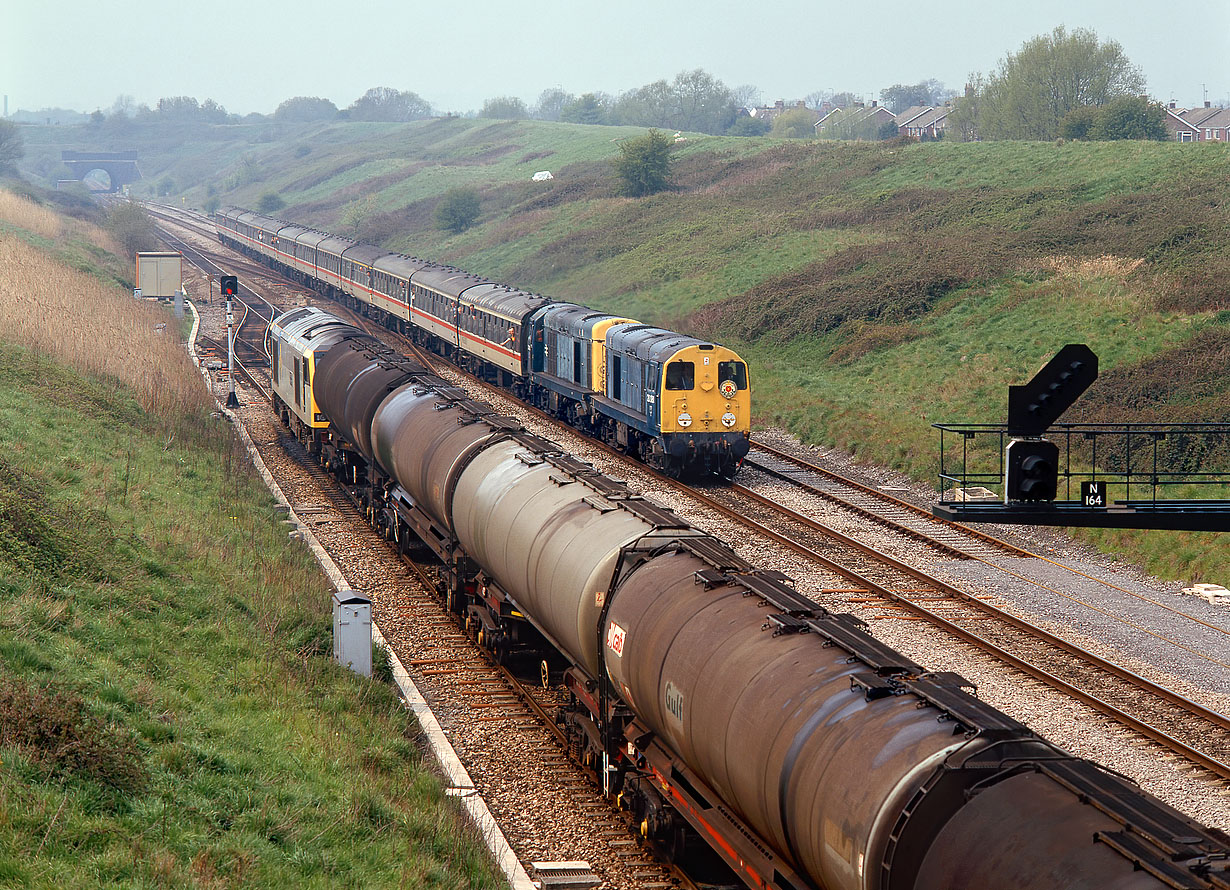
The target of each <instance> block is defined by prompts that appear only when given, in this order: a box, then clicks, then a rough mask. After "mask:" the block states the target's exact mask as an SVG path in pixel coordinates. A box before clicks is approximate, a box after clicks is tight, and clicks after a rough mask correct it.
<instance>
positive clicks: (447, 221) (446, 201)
mask: <svg viewBox="0 0 1230 890" xmlns="http://www.w3.org/2000/svg"><path fill="white" fill-rule="evenodd" d="M481 209H482V202H481V201H480V200H479V197H478V192H476V191H474V189H467V188H454V189H449V190H448V191H447V192H445V193H444V197H443V198H441V199H440V203H439V204H437V205H436V212H435V220H436V225H437V226H438V227H439V228H441V229H444V230H445V231H448V232H452V233H453V234H454V235H456V234H458V233H459V232H464V231H465V230H466V229H468V228H470V226H472V225H474V223H475V221H477V220H478V214H479V211H480V210H481Z"/></svg>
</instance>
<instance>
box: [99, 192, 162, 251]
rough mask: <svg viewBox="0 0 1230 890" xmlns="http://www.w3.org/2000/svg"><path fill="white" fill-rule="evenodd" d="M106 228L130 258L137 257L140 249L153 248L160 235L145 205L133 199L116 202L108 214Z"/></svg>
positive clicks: (156, 244)
mask: <svg viewBox="0 0 1230 890" xmlns="http://www.w3.org/2000/svg"><path fill="white" fill-rule="evenodd" d="M104 228H105V229H106V230H107V231H108V232H109V233H110V234H111V236H112V237H113V238H115V240H116V241H118V242H119V243H120V245H121V246H122V247H123V248H124V253H126V254H127V255H128V256H129V257H130V258H135V257H136V255H137V252H138V251H141V250H153V249H155V248H156V247H157V246H158V236H157V234H156V233H155V232H154V223H153V221H152V220H151V219H150V218H149V214H148V213H146V212H145V208H144V207H142V206H141V205H140V204H136V203H134V202H132V201H123V202H121V203H119V204H116V205H115V206H114V207H113V208H112V209H111V212H110V213H108V214H107V222H106V223H105V224H104Z"/></svg>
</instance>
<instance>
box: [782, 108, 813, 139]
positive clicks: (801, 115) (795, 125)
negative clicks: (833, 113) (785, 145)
mask: <svg viewBox="0 0 1230 890" xmlns="http://www.w3.org/2000/svg"><path fill="white" fill-rule="evenodd" d="M773 135H774V136H781V137H783V138H785V139H808V138H810V137H812V136H815V135H816V113H815V112H814V111H811V110H809V109H807V108H791V109H790V110H789V111H783V112H782V113H781V114H779V115H778V116H777V117H775V118H773Z"/></svg>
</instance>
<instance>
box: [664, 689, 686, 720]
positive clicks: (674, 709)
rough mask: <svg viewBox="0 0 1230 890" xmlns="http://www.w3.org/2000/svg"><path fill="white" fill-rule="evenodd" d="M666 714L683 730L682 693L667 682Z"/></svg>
mask: <svg viewBox="0 0 1230 890" xmlns="http://www.w3.org/2000/svg"><path fill="white" fill-rule="evenodd" d="M666 712H667V713H668V714H670V715H671V717H672V718H673V719H674V720H675V722H677V723H678V724H679V728H680V729H683V692H682V691H680V689H679V688H678V687H677V686H675V684H674V683H672V682H670V681H669V680H667V681H666Z"/></svg>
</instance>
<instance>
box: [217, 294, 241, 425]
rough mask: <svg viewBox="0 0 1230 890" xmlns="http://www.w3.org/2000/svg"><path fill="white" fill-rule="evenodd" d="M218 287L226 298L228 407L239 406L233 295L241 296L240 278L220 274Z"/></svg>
mask: <svg viewBox="0 0 1230 890" xmlns="http://www.w3.org/2000/svg"><path fill="white" fill-rule="evenodd" d="M218 287H219V290H221V292H222V296H223V297H225V298H226V376H227V379H228V381H229V387H228V391H227V394H226V407H228V408H238V407H239V398H238V397H237V396H236V395H235V315H234V313H233V312H232V311H231V297H237V296H239V279H238V278H237V277H236V276H234V275H220V276H218Z"/></svg>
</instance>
